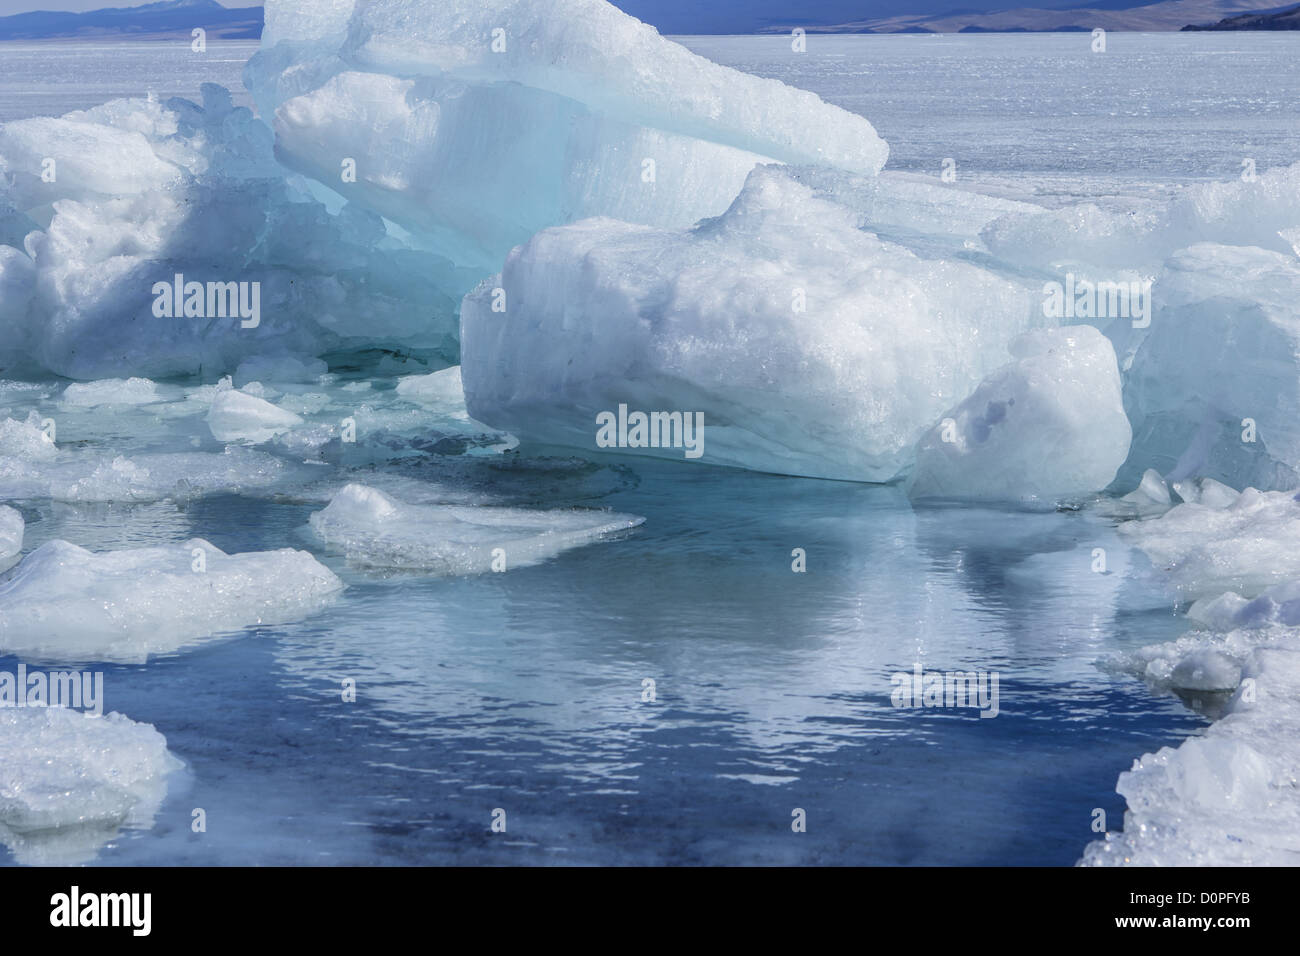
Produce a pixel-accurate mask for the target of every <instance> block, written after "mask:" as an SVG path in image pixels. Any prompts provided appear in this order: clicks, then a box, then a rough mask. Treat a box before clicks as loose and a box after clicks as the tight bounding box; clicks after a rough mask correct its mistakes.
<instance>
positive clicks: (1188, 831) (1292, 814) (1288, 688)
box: [1082, 582, 1300, 866]
mask: <svg viewBox="0 0 1300 956" xmlns="http://www.w3.org/2000/svg"><path fill="white" fill-rule="evenodd" d="M1290 586H1291V588H1292V591H1293V592H1294V590H1295V588H1296V583H1295V582H1293V583H1292V584H1291V585H1290ZM1127 666H1128V669H1130V670H1131V671H1133V672H1134V673H1137V674H1139V675H1140V676H1142V677H1144V678H1146V679H1147V680H1148V681H1150V682H1151V683H1152V684H1153V685H1155V686H1156V687H1163V688H1166V689H1169V690H1172V691H1175V692H1177V693H1179V694H1180V695H1182V696H1184V697H1187V698H1190V699H1199V700H1204V699H1206V698H1211V699H1214V700H1215V701H1216V702H1217V706H1218V707H1221V708H1223V709H1225V710H1226V711H1227V716H1224V717H1222V718H1221V719H1219V720H1218V721H1216V722H1215V723H1214V724H1213V725H1211V727H1210V728H1209V729H1208V730H1207V731H1206V732H1205V734H1204V735H1203V736H1197V737H1193V738H1191V739H1189V740H1187V741H1185V742H1184V743H1183V744H1182V745H1181V746H1179V747H1177V748H1172V747H1164V748H1161V749H1160V750H1159V751H1157V752H1156V753H1154V754H1146V755H1145V756H1143V757H1142V758H1141V759H1140V760H1138V761H1136V762H1135V763H1134V765H1133V769H1132V770H1130V771H1128V772H1126V773H1123V774H1121V775H1120V778H1119V784H1118V786H1117V788H1116V789H1117V790H1118V791H1119V793H1120V794H1122V795H1123V796H1124V798H1125V800H1126V801H1127V803H1128V810H1127V812H1126V813H1125V815H1124V828H1123V832H1121V833H1109V834H1107V836H1106V838H1105V839H1104V840H1099V841H1097V842H1095V843H1092V844H1090V845H1089V846H1088V847H1087V849H1086V850H1085V852H1084V856H1083V860H1082V862H1083V863H1084V864H1086V865H1098V866H1099V865H1117V864H1127V865H1140V866H1164V865H1178V866H1207V865H1209V866H1261V865H1276V866H1295V865H1297V864H1300V798H1298V797H1297V794H1296V787H1295V781H1296V776H1297V774H1300V745H1298V744H1297V741H1300V628H1295V627H1282V626H1266V627H1264V628H1263V629H1261V630H1234V631H1228V632H1226V633H1212V632H1208V631H1194V632H1192V633H1191V634H1189V635H1187V636H1185V637H1183V638H1180V639H1179V640H1177V641H1174V642H1172V643H1169V644H1164V645H1158V646H1155V647H1149V648H1144V649H1142V650H1141V651H1138V652H1137V653H1135V654H1133V655H1130V657H1129V659H1128V661H1127Z"/></svg>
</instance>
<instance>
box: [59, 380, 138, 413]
mask: <svg viewBox="0 0 1300 956" xmlns="http://www.w3.org/2000/svg"><path fill="white" fill-rule="evenodd" d="M60 401H61V402H62V403H63V404H64V405H72V406H77V407H82V408H93V407H95V406H98V405H148V404H151V403H153V402H157V401H160V397H159V395H158V386H156V385H155V384H154V383H153V382H151V381H149V379H147V378H128V379H121V378H109V379H102V380H100V381H98V382H85V383H77V382H74V383H73V384H71V385H69V386H68V387H67V388H65V389H64V390H63V396H62V398H61V399H60Z"/></svg>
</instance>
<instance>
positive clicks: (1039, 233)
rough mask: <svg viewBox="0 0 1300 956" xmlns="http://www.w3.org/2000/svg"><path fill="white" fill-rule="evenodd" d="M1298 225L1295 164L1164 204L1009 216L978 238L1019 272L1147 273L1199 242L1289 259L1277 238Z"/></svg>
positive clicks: (1197, 188)
mask: <svg viewBox="0 0 1300 956" xmlns="http://www.w3.org/2000/svg"><path fill="white" fill-rule="evenodd" d="M1297 226H1300V163H1296V164H1295V165H1293V166H1286V167H1280V168H1277V169H1271V170H1267V171H1265V172H1263V173H1261V174H1260V175H1259V177H1258V179H1257V180H1256V181H1255V182H1242V181H1239V180H1237V181H1230V182H1215V183H1201V184H1196V185H1193V186H1190V187H1188V188H1187V189H1186V190H1184V191H1183V192H1182V194H1181V195H1180V196H1179V197H1178V198H1176V199H1174V200H1173V201H1168V202H1161V201H1148V202H1145V203H1141V202H1139V203H1135V202H1134V201H1132V200H1129V199H1125V200H1123V201H1122V202H1120V203H1118V204H1115V205H1103V204H1099V203H1095V202H1088V203H1080V204H1077V205H1073V206H1066V207H1064V208H1062V209H1027V210H1022V211H1015V212H1011V213H1009V214H1008V215H1006V216H1003V217H1000V218H999V219H997V220H995V221H993V222H991V223H990V224H989V225H988V226H987V227H986V228H985V229H984V230H983V237H984V240H985V242H986V243H987V244H988V247H989V248H990V249H991V250H992V251H993V253H994V254H995V255H997V256H999V257H1001V258H1004V259H1007V260H1008V261H1012V262H1018V263H1021V264H1023V265H1026V266H1034V267H1038V268H1044V269H1055V268H1062V267H1070V268H1074V269H1075V270H1076V271H1078V270H1079V269H1084V270H1087V269H1089V268H1100V269H1108V270H1114V269H1136V270H1139V271H1142V272H1146V273H1148V274H1150V273H1152V272H1155V271H1158V270H1159V268H1160V266H1161V264H1162V263H1163V262H1164V261H1165V260H1166V259H1168V258H1169V257H1170V256H1172V255H1173V254H1174V253H1175V252H1177V251H1178V250H1180V249H1183V248H1186V247H1188V246H1192V245H1195V244H1197V243H1201V242H1213V243H1221V244H1225V245H1232V246H1240V247H1260V248H1264V249H1269V250H1272V251H1274V252H1280V253H1294V250H1293V247H1292V244H1291V242H1290V241H1289V240H1288V239H1287V238H1286V237H1285V236H1284V235H1283V233H1286V232H1289V231H1290V230H1292V229H1295V228H1296V227H1297Z"/></svg>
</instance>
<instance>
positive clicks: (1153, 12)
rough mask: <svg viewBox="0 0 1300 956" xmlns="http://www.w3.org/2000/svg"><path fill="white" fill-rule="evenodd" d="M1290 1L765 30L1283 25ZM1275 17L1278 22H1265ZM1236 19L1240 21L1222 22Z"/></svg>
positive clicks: (1197, 1)
mask: <svg viewBox="0 0 1300 956" xmlns="http://www.w3.org/2000/svg"><path fill="white" fill-rule="evenodd" d="M1294 14H1295V8H1294V7H1292V5H1291V4H1287V6H1285V7H1269V8H1261V7H1260V0H1161V2H1159V3H1149V4H1146V5H1144V6H1134V7H1130V8H1128V9H1124V10H1106V9H1098V8H1092V7H1082V8H1076V9H1066V10H1048V9H1041V8H1037V7H1021V8H1017V9H1015V10H999V11H997V12H994V13H981V12H979V11H976V10H967V11H953V12H949V13H943V14H935V15H908V16H892V17H880V18H874V19H866V20H857V21H853V22H849V23H840V24H835V25H832V26H820V27H818V26H805V25H804V24H800V23H796V22H791V23H790V24H789V26H781V27H778V26H772V27H768V28H766V29H765V30H764V31H763V32H765V33H788V32H789V31H790V29H791V28H792V27H796V26H805V29H807V31H808V32H809V33H1042V32H1083V31H1091V30H1093V29H1096V28H1097V27H1101V28H1102V29H1103V30H1115V31H1144V32H1163V31H1168V30H1182V29H1184V28H1185V27H1187V25H1188V24H1213V25H1212V26H1201V27H1194V28H1193V29H1205V30H1287V29H1295V27H1293V26H1286V25H1285V24H1286V23H1287V22H1290V21H1288V20H1287V17H1288V16H1292V17H1293V16H1294ZM1275 20H1276V21H1277V23H1279V24H1282V25H1271V26H1270V25H1268V24H1269V23H1270V22H1273V21H1275ZM1236 22H1241V23H1243V24H1258V25H1243V26H1230V25H1225V24H1230V23H1236Z"/></svg>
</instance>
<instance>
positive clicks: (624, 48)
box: [244, 0, 888, 268]
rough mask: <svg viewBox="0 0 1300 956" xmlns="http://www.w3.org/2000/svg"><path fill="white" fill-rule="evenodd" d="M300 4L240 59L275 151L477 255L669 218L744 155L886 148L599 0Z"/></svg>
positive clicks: (713, 207) (812, 99) (867, 130)
mask: <svg viewBox="0 0 1300 956" xmlns="http://www.w3.org/2000/svg"><path fill="white" fill-rule="evenodd" d="M301 7H302V4H300V3H298V2H296V0H271V2H269V3H267V5H266V24H267V25H266V30H265V32H264V33H263V36H262V49H261V51H260V52H259V53H258V54H257V55H256V56H254V57H253V59H252V60H251V61H250V62H249V64H248V66H247V67H246V69H245V75H244V81H245V85H246V86H247V87H248V88H249V89H250V90H252V91H253V93H254V95H255V97H256V99H257V102H258V106H259V110H260V112H261V114H262V115H263V116H266V117H271V116H274V117H275V120H274V126H275V133H276V150H277V155H278V156H279V157H280V158H281V160H282V161H283V162H285V163H286V164H287V165H289V166H291V167H292V168H294V169H296V170H297V171H299V172H302V173H304V174H306V175H309V176H312V177H313V178H315V179H317V180H319V181H320V182H321V183H323V184H325V185H327V186H329V187H330V188H331V189H334V190H336V191H338V192H339V193H340V194H341V195H343V196H345V197H347V198H348V199H351V200H354V201H356V202H359V203H361V204H362V205H364V206H366V207H367V208H369V209H372V210H374V211H377V212H379V213H381V214H382V215H384V216H387V217H388V218H390V219H392V220H393V221H395V222H397V223H399V224H401V225H402V226H404V227H405V228H407V229H410V230H412V231H416V232H419V233H420V234H421V235H422V238H423V239H424V241H425V242H426V243H429V244H430V248H433V249H434V250H435V251H437V252H439V253H441V254H443V255H449V256H452V257H453V258H455V260H456V261H457V262H462V263H466V264H470V265H474V266H479V267H482V266H490V267H491V268H495V267H496V266H497V265H498V264H499V263H500V262H501V259H502V258H503V257H504V256H505V254H506V253H507V252H508V251H509V249H510V248H511V247H512V246H514V245H516V244H518V243H520V242H523V241H524V240H526V239H527V238H528V236H530V235H532V234H533V233H535V232H537V231H538V230H540V229H542V228H545V227H547V226H554V225H560V224H563V223H566V222H572V221H575V220H578V219H583V218H587V217H591V216H609V217H613V218H618V219H622V220H626V221H629V222H635V223H641V224H646V225H655V226H663V227H682V226H686V225H689V224H691V223H692V222H694V221H696V220H698V219H700V218H702V217H704V216H710V215H716V214H718V213H719V212H721V211H722V210H723V209H725V208H726V206H727V204H728V203H729V202H730V201H731V199H732V198H733V197H734V196H735V194H736V193H737V192H738V191H739V189H740V187H741V185H742V184H743V182H744V178H745V176H746V174H747V173H748V172H749V170H750V169H752V168H753V166H754V164H755V163H756V162H763V161H769V162H770V161H772V160H777V161H781V162H789V163H819V164H824V165H827V166H833V167H836V168H839V169H843V170H847V171H850V172H854V173H859V174H863V175H867V176H874V175H875V174H876V173H877V172H878V171H879V170H880V169H881V167H882V166H883V165H884V164H885V160H886V158H887V155H888V148H887V146H886V145H885V143H884V141H883V140H881V139H880V137H879V136H877V135H876V132H875V130H874V129H873V128H872V127H871V124H870V123H868V122H867V121H866V120H865V119H863V118H862V117H860V116H857V115H855V114H853V113H850V112H848V111H846V110H843V109H841V108H839V107H835V106H831V105H829V104H827V103H825V102H823V101H822V100H821V99H819V98H818V97H817V96H815V95H814V94H812V93H809V92H806V91H803V90H797V89H794V88H792V87H789V86H786V85H785V84H782V83H780V82H778V81H776V80H770V79H761V78H759V77H755V76H751V75H748V74H745V73H741V72H738V71H736V70H732V69H729V68H727V67H723V66H719V65H717V64H715V63H712V62H710V61H709V60H706V59H704V58H703V57H700V56H698V55H696V54H694V53H691V52H690V51H689V50H687V49H685V48H684V47H682V46H680V45H679V44H676V43H673V42H672V41H670V40H667V39H665V38H663V37H661V36H660V35H659V34H658V33H657V32H656V31H655V30H654V28H652V27H650V26H647V25H646V24H643V23H641V22H640V21H638V20H636V19H634V18H632V17H630V16H628V15H626V14H624V13H622V12H621V11H619V10H618V9H616V8H615V7H614V6H612V5H611V4H609V3H606V2H604V0H367V2H362V3H353V2H348V0H344V2H330V3H324V4H321V3H317V4H312V8H311V9H310V10H309V11H306V12H303V11H302V10H301ZM393 143H400V144H401V149H393V148H392V144H393ZM345 170H346V171H350V172H352V173H354V176H352V177H350V178H345V176H344V172H345Z"/></svg>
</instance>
